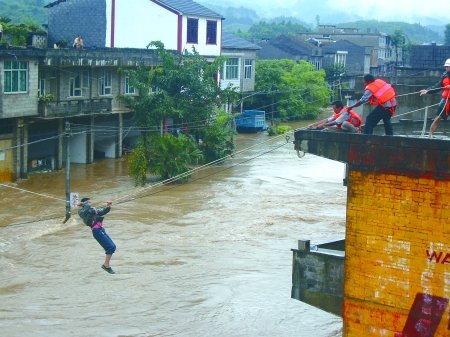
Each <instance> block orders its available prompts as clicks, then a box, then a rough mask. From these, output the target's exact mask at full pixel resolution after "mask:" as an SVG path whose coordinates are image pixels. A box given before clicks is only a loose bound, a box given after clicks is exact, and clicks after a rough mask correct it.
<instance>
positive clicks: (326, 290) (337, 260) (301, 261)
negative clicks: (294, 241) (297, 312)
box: [291, 240, 345, 316]
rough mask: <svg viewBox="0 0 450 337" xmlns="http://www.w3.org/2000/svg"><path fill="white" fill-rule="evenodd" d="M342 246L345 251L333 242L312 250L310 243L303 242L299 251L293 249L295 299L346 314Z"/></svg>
mask: <svg viewBox="0 0 450 337" xmlns="http://www.w3.org/2000/svg"><path fill="white" fill-rule="evenodd" d="M340 242H341V243H342V242H343V240H342V241H340ZM305 243H306V244H305ZM328 246H330V247H332V248H334V249H330V248H325V247H328ZM340 246H342V250H340V249H339V248H340V247H339V245H335V246H333V245H332V243H330V244H329V245H327V244H324V245H320V244H319V245H314V246H313V248H312V249H310V245H309V241H306V242H305V241H299V249H292V252H293V260H292V291H291V297H292V298H295V299H297V300H300V301H302V302H305V303H308V304H310V305H313V306H315V307H318V308H320V309H323V310H325V311H328V312H331V313H333V314H336V315H339V316H340V315H342V304H343V299H344V261H345V253H344V251H343V244H341V245H340Z"/></svg>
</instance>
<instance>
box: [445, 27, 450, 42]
mask: <svg viewBox="0 0 450 337" xmlns="http://www.w3.org/2000/svg"><path fill="white" fill-rule="evenodd" d="M444 44H445V45H447V46H450V23H448V24H447V25H446V26H445V31H444Z"/></svg>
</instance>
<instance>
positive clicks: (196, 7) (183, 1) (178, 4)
mask: <svg viewBox="0 0 450 337" xmlns="http://www.w3.org/2000/svg"><path fill="white" fill-rule="evenodd" d="M66 1H67V0H57V1H54V2H51V3H49V4H48V5H46V6H44V7H46V8H50V7H53V6H56V5H59V4H60V3H61V2H66ZM151 1H153V2H154V3H156V4H160V5H161V6H163V7H165V8H168V9H171V10H173V11H174V12H177V13H179V14H187V15H197V16H206V17H210V18H220V19H224V17H223V16H222V15H220V14H219V13H216V12H214V11H213V10H211V9H209V8H206V7H205V6H202V5H200V4H198V3H196V2H194V1H192V0H151Z"/></svg>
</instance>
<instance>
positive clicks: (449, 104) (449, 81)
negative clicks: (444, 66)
mask: <svg viewBox="0 0 450 337" xmlns="http://www.w3.org/2000/svg"><path fill="white" fill-rule="evenodd" d="M448 85H450V77H449V76H447V77H444V78H443V79H442V87H443V88H444V90H443V91H442V98H443V99H445V100H447V101H446V102H445V114H446V115H447V116H448V114H449V112H450V89H447V88H445V87H446V86H448Z"/></svg>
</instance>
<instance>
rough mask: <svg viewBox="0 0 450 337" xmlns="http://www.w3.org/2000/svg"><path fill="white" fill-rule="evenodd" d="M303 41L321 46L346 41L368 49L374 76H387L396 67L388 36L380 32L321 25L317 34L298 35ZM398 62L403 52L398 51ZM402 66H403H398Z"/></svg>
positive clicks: (371, 70)
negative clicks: (312, 41) (311, 40)
mask: <svg viewBox="0 0 450 337" xmlns="http://www.w3.org/2000/svg"><path fill="white" fill-rule="evenodd" d="M297 35H298V36H301V37H303V39H305V40H308V39H314V40H315V41H317V42H318V43H319V44H320V45H321V46H325V45H329V44H333V43H335V42H337V41H341V40H346V41H349V42H352V43H354V44H356V45H359V46H361V47H365V48H366V53H367V52H370V72H371V73H372V74H374V75H379V74H386V73H387V72H389V71H391V70H392V68H393V66H394V65H395V61H396V60H395V55H394V53H393V49H392V46H391V39H390V36H389V35H388V34H385V33H380V32H373V31H367V32H360V31H359V30H358V29H357V28H340V27H336V26H334V25H320V26H319V27H318V28H317V30H316V31H315V32H307V33H298V34H297ZM398 53H399V55H398V60H397V61H398V62H399V63H401V60H402V59H403V57H402V50H401V49H400V50H398ZM397 65H401V64H397Z"/></svg>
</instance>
